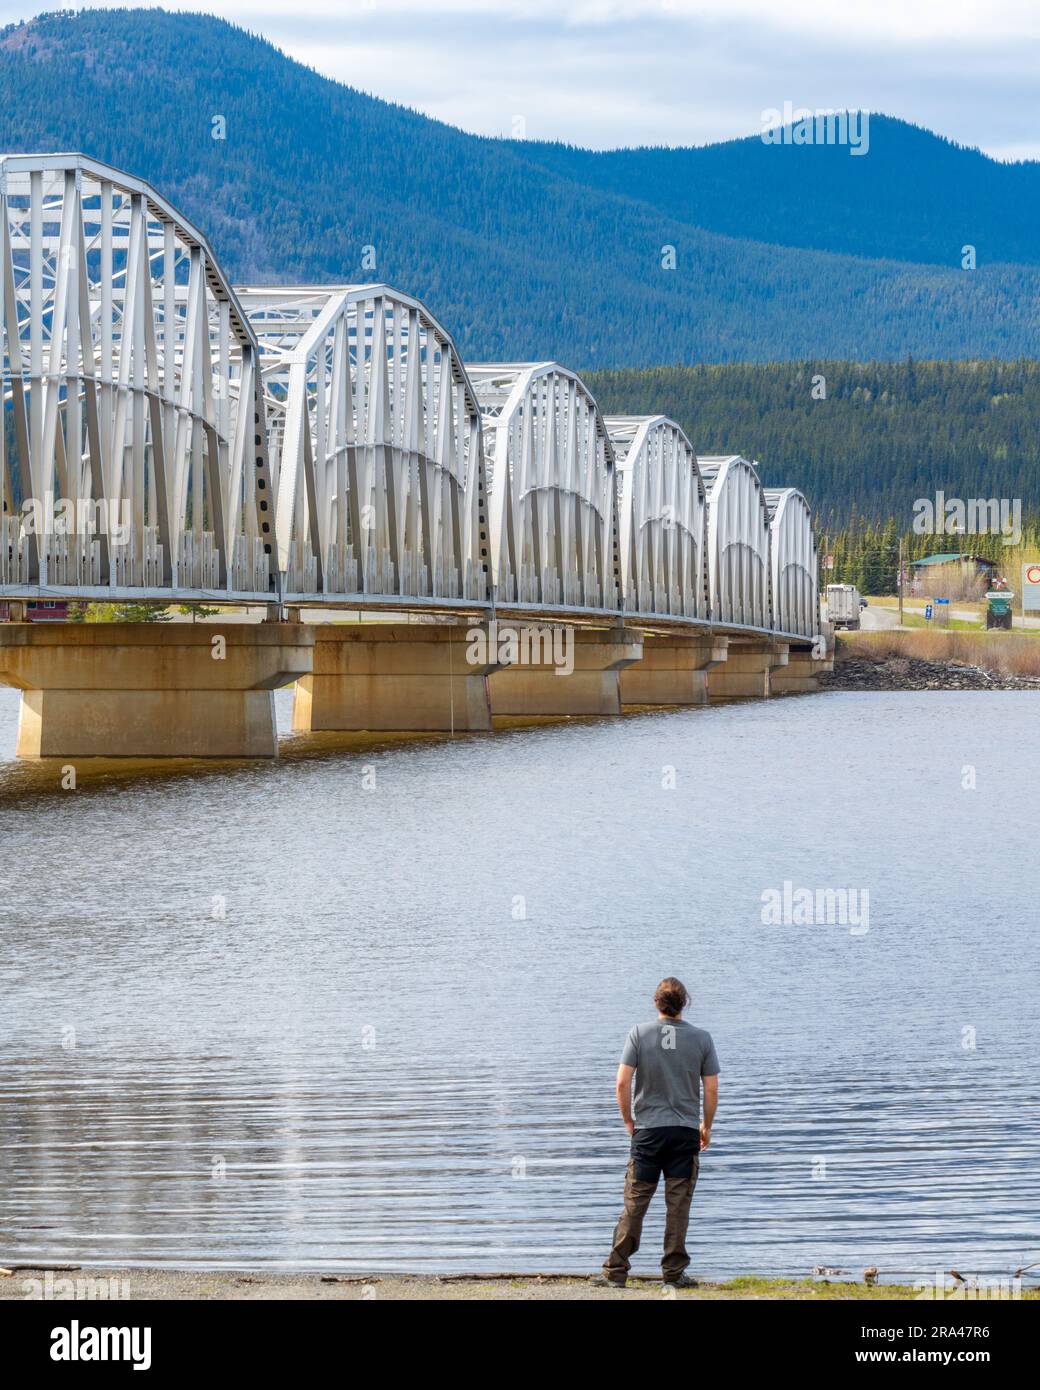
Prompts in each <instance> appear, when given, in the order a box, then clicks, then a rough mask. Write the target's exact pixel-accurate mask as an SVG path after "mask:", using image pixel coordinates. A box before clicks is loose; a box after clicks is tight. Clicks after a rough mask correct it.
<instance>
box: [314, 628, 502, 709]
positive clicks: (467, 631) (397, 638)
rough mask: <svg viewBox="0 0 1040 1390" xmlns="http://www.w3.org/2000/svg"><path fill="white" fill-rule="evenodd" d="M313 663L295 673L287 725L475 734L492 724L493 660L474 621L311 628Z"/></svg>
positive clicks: (495, 661)
mask: <svg viewBox="0 0 1040 1390" xmlns="http://www.w3.org/2000/svg"><path fill="white" fill-rule="evenodd" d="M310 630H311V631H312V632H313V633H314V668H313V671H312V672H311V673H310V674H309V675H305V676H303V677H301V679H300V681H299V683H298V684H297V686H296V696H295V700H294V703H293V729H294V730H296V731H297V732H300V733H315V732H319V731H321V730H331V729H370V730H377V731H381V732H383V731H385V732H391V731H395V732H407V731H412V732H426V731H429V732H433V731H445V732H447V731H450V730H454V731H455V732H479V731H486V730H488V729H490V728H491V702H490V699H489V696H488V686H487V676H488V673H489V672H490V671H493V670H495V669H497V666H498V661H497V659H493V658H494V657H495V654H494V652H492V651H490V650H489V646H488V643H487V641H486V637H485V640H484V641H481V640H480V637H479V636H478V634H480V633H484V632H486V628H481V626H480V625H479V624H475V625H473V626H472V627H470V628H466V627H463V626H461V625H457V624H434V623H431V624H423V623H357V624H350V625H328V626H319V627H313V628H311V629H310Z"/></svg>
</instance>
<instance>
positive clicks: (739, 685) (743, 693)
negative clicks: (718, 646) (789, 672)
mask: <svg viewBox="0 0 1040 1390" xmlns="http://www.w3.org/2000/svg"><path fill="white" fill-rule="evenodd" d="M787 659H788V644H787V643H786V642H773V641H770V640H769V639H761V640H759V639H754V638H743V637H731V638H730V641H729V650H728V652H727V653H726V660H725V662H723V663H722V664H721V665H719V666H713V667H712V668H711V669H710V670H709V671H708V698H709V699H710V700H761V699H764V698H765V697H766V696H768V695H769V694H770V692H771V689H772V680H773V676H774V673H775V672H777V671H778V670H779V669H780V668H781V667H784V666H786V665H787Z"/></svg>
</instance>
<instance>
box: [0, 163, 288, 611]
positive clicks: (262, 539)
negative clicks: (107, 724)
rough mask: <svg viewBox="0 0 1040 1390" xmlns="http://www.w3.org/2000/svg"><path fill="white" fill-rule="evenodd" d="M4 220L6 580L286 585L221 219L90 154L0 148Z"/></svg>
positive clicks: (244, 588) (2, 545)
mask: <svg viewBox="0 0 1040 1390" xmlns="http://www.w3.org/2000/svg"><path fill="white" fill-rule="evenodd" d="M0 235H2V237H3V245H2V247H0V262H2V264H0V321H2V324H3V402H4V422H3V424H4V428H3V430H2V431H0V474H2V479H3V514H2V520H0V527H2V535H0V593H3V592H5V591H6V592H21V591H23V590H24V589H25V588H26V586H29V587H33V588H36V589H37V590H38V591H41V592H46V593H48V594H50V593H52V591H57V590H68V589H72V590H76V591H79V592H80V593H82V594H83V595H84V596H87V597H90V596H92V595H93V596H96V597H115V596H118V595H119V594H123V593H127V594H130V593H134V592H139V591H148V592H154V591H156V590H160V591H162V592H164V593H166V594H168V595H170V596H173V595H174V594H189V593H195V594H212V595H220V596H224V595H227V594H229V593H230V592H232V591H234V592H235V593H236V595H256V596H259V597H262V598H263V599H265V600H267V599H268V598H270V596H271V593H270V590H271V587H272V583H273V579H272V576H273V573H274V571H273V567H272V566H271V563H270V559H271V544H270V542H271V539H272V535H273V531H272V528H271V526H270V520H269V515H268V509H269V505H270V504H269V502H268V500H267V499H268V498H269V497H270V495H271V486H270V477H269V474H268V471H267V463H266V433H267V432H266V428H265V423H264V418H263V405H262V401H261V399H260V395H259V391H258V389H257V379H256V373H255V368H256V357H257V350H256V341H255V339H254V337H253V335H252V333H251V331H250V329H249V326H248V324H247V323H246V322H245V319H244V318H243V315H242V313H241V310H240V309H239V306H238V303H237V301H236V299H235V296H234V294H233V292H232V291H231V289H230V287H229V286H228V284H227V282H226V281H225V279H224V277H223V275H222V274H221V271H220V269H219V268H218V266H217V264H216V262H215V260H214V258H213V255H212V253H211V251H210V248H209V246H208V244H207V242H206V240H205V238H204V237H203V236H202V235H201V234H200V233H199V232H198V231H196V230H195V229H194V228H193V227H192V226H191V225H190V224H189V223H188V222H186V221H185V220H184V219H183V218H182V217H180V215H179V214H178V213H176V212H175V211H174V209H173V208H171V207H170V205H169V204H168V203H166V202H165V201H164V200H163V199H162V198H161V197H160V196H159V194H157V193H156V192H155V190H154V189H153V188H151V187H150V186H149V185H148V184H146V183H143V182H142V181H141V180H139V179H135V178H131V177H129V176H128V175H126V174H123V173H120V172H119V171H118V170H115V169H111V168H109V167H108V166H107V165H104V164H99V163H98V162H97V161H96V160H91V159H87V158H85V157H84V156H83V155H78V154H59V155H11V154H8V155H0ZM233 379H234V380H233ZM232 383H233V384H232Z"/></svg>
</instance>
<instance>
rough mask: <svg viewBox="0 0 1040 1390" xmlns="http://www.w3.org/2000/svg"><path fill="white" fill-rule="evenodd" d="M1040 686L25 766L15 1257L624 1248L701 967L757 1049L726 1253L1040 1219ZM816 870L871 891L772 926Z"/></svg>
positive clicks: (10, 1121)
mask: <svg viewBox="0 0 1040 1390" xmlns="http://www.w3.org/2000/svg"><path fill="white" fill-rule="evenodd" d="M8 697H11V698H8ZM279 699H280V716H281V717H282V718H283V719H284V718H285V717H286V715H287V710H288V704H287V700H286V698H285V697H284V696H280V697H279ZM1032 700H1033V697H1032V696H1031V695H1030V694H1028V693H1026V694H1021V695H1019V694H1013V693H1009V694H999V695H998V694H994V695H990V694H981V695H972V694H949V695H944V694H933V693H929V694H925V695H921V696H915V695H891V696H889V695H827V696H819V697H813V698H812V699H802V700H796V699H789V700H778V701H773V702H770V703H763V704H756V705H744V706H729V707H719V708H712V709H708V710H693V711H689V712H686V713H674V714H668V715H653V716H642V717H639V718H636V719H626V720H624V721H621V722H620V723H619V722H611V721H605V722H596V721H593V722H589V723H583V724H579V725H556V726H545V727H540V728H536V729H529V730H524V731H517V732H509V733H504V734H498V735H496V736H494V737H491V738H466V739H456V740H454V741H451V740H444V739H430V738H422V739H417V740H412V741H408V742H406V743H400V744H399V743H395V742H391V741H388V740H386V739H385V738H381V739H369V740H364V739H362V740H354V741H353V742H351V740H349V739H347V740H344V739H343V738H341V737H340V736H332V738H331V740H330V741H322V740H319V741H317V742H316V743H310V742H306V743H301V742H300V741H297V742H296V743H290V744H288V745H287V747H286V750H285V751H286V756H284V757H283V758H282V759H280V760H279V761H277V762H274V763H257V764H236V765H229V766H223V767H215V766H213V765H211V764H202V765H196V766H178V767H177V768H176V769H174V770H172V771H171V770H169V769H168V768H166V767H165V766H163V767H152V768H146V769H142V768H140V767H137V766H134V767H131V766H128V765H126V764H122V763H120V764H109V765H106V766H104V767H103V768H97V769H96V770H94V771H96V774H97V775H93V773H90V774H88V775H85V776H81V777H80V780H79V787H78V789H77V791H76V792H62V791H60V790H56V789H55V787H54V784H53V781H51V782H48V780H47V779H48V777H50V776H51V775H52V772H53V769H50V768H47V767H43V768H41V767H40V766H36V767H33V766H32V765H18V766H13V765H12V764H10V763H7V764H3V765H0V834H2V836H3V844H4V849H5V855H4V868H3V870H2V873H3V875H4V876H5V877H6V879H7V883H6V886H5V888H4V893H3V898H2V900H0V927H2V951H0V989H2V997H3V1000H4V1024H3V1032H2V1035H0V1039H2V1049H0V1117H2V1120H0V1123H2V1126H3V1153H4V1163H5V1183H4V1187H3V1192H2V1196H0V1203H2V1207H0V1228H2V1229H3V1230H4V1232H5V1233H6V1234H5V1244H4V1259H5V1260H7V1261H8V1262H27V1261H29V1260H32V1259H48V1260H56V1261H62V1260H73V1261H83V1260H96V1259H102V1260H108V1261H110V1262H112V1263H121V1262H125V1261H139V1262H143V1263H151V1262H162V1261H168V1262H174V1263H178V1264H192V1263H205V1264H232V1265H233V1264H260V1263H286V1264H292V1265H302V1266H306V1267H312V1268H319V1267H329V1268H343V1269H347V1268H351V1269H359V1270H376V1269H390V1268H400V1269H414V1270H419V1269H474V1270H475V1269H484V1270H505V1269H518V1268H534V1267H538V1268H543V1269H547V1270H567V1269H583V1268H586V1267H589V1266H592V1265H594V1264H595V1263H597V1262H598V1260H599V1259H601V1258H602V1255H603V1253H604V1243H605V1241H606V1239H607V1237H608V1236H609V1231H610V1227H611V1224H612V1222H613V1220H614V1217H615V1215H616V1207H617V1203H618V1197H619V1191H620V1179H621V1173H622V1169H623V1164H624V1153H625V1136H624V1134H623V1132H622V1131H621V1128H620V1125H619V1123H618V1122H617V1120H616V1119H615V1116H614V1113H613V1102H612V1094H611V1092H612V1079H613V1071H614V1067H615V1065H616V1060H617V1054H618V1051H619V1049H620V1044H621V1040H622V1038H623V1036H624V1033H625V1031H626V1030H627V1028H628V1026H629V1025H630V1024H631V1022H632V1021H634V1019H636V1018H638V1017H642V1016H644V1015H645V1013H646V1005H645V999H646V996H647V993H648V991H649V989H650V988H652V985H653V984H654V983H655V982H656V980H657V979H658V978H659V977H660V976H661V975H662V974H664V973H670V972H672V971H674V972H675V973H678V974H680V975H681V976H683V977H684V978H685V979H686V980H687V983H688V984H690V986H691V988H692V990H693V993H694V997H695V1000H696V1008H695V1013H696V1016H697V1017H698V1018H700V1019H702V1020H703V1021H704V1022H705V1023H706V1024H707V1025H708V1026H710V1027H711V1028H712V1031H713V1032H714V1034H715V1036H716V1040H717V1042H718V1045H719V1050H720V1054H721V1057H722V1064H723V1078H722V1105H721V1109H720V1117H719V1121H718V1124H717V1128H716V1136H715V1140H714V1142H713V1146H712V1150H711V1152H710V1154H709V1155H708V1156H706V1158H705V1163H704V1170H703V1173H704V1176H703V1181H702V1184H701V1186H700V1188H699V1190H698V1195H697V1199H696V1204H695V1216H694V1220H693V1222H692V1225H691V1233H692V1241H693V1243H692V1246H691V1249H692V1251H693V1254H694V1267H695V1268H698V1269H701V1270H704V1271H707V1272H714V1273H732V1272H737V1271H741V1270H755V1271H758V1272H763V1273H768V1272H772V1271H797V1272H803V1271H806V1270H808V1269H810V1268H811V1267H812V1266H813V1265H815V1264H820V1263H826V1264H829V1265H840V1266H843V1267H848V1268H852V1269H854V1270H857V1271H861V1270H862V1269H863V1268H865V1267H866V1265H868V1264H872V1263H874V1264H877V1265H878V1266H879V1267H880V1268H881V1270H882V1273H883V1274H885V1273H887V1272H889V1271H895V1270H897V1269H906V1268H907V1267H912V1268H914V1269H920V1270H925V1271H927V1270H930V1269H934V1268H935V1267H936V1264H937V1263H938V1264H943V1265H945V1267H947V1268H949V1267H950V1265H951V1264H952V1265H954V1266H955V1267H957V1268H959V1269H964V1268H965V1266H967V1268H968V1269H972V1270H976V1269H978V1270H982V1269H991V1270H1001V1271H1005V1272H1006V1271H1007V1270H1009V1269H1012V1268H1015V1267H1016V1266H1017V1265H1018V1264H1020V1263H1022V1262H1023V1260H1024V1259H1028V1258H1029V1257H1032V1258H1036V1256H1037V1255H1038V1254H1040V1252H1038V1251H1037V1250H1036V1248H1035V1247H1036V1244H1037V1239H1038V1237H1037V1233H1036V1215H1037V1197H1038V1188H1040V1178H1038V1176H1037V1174H1038V1162H1037V1160H1038V1158H1040V1140H1038V1138H1037V1136H1038V1134H1040V1125H1038V1119H1040V1113H1038V1112H1040V1083H1038V1081H1037V1079H1036V1078H1037V1066H1036V1063H1037V1044H1036V1026H1035V1005H1034V995H1035V989H1034V985H1033V981H1035V979H1036V973H1037V963H1038V962H1037V957H1038V949H1037V946H1036V944H1035V935H1034V934H1033V933H1032V931H1031V929H1030V922H1029V906H1028V904H1029V903H1030V902H1031V900H1032V894H1033V891H1034V890H1035V887H1036V870H1035V855H1034V850H1033V845H1034V837H1033V835H1032V834H1031V832H1030V829H1029V826H1030V824H1031V820H1030V811H1031V805H1032V803H1033V801H1034V800H1035V788H1036V785H1037V773H1038V771H1040V765H1038V764H1040V755H1038V754H1037V752H1036V748H1035V743H1034V742H1033V741H1032V740H1031V737H1030V732H1031V727H1032V721H1033V720H1034V719H1035V714H1034V710H1035V704H1033V703H1031V701H1032ZM16 701H17V696H16V694H15V692H11V691H0V751H2V752H6V753H7V754H8V755H10V753H11V752H12V751H13V741H14V734H13V727H14V718H15V715H16V708H17V705H16ZM995 724H996V725H999V727H1000V730H1001V735H1000V738H999V739H997V738H995V737H994V735H993V732H992V730H993V728H994V725H995ZM967 763H971V764H973V765H974V766H975V767H976V769H977V781H978V786H977V789H976V790H975V791H972V792H966V791H964V790H962V787H961V769H962V766H963V765H964V764H967ZM667 768H674V769H675V777H674V781H675V786H674V789H667V788H666V786H665V785H663V784H664V783H666V782H668V781H669V780H670V779H669V778H667V777H663V775H662V774H663V771H664V770H665V769H667ZM785 880H790V881H791V882H793V883H795V884H803V885H807V886H847V887H857V888H867V889H869V892H870V930H869V932H868V933H867V934H866V935H865V936H862V937H856V936H854V935H852V934H851V933H849V931H848V930H847V929H842V928H841V927H837V926H817V927H796V926H793V925H789V926H779V927H765V926H763V924H762V922H761V919H760V909H761V895H762V892H763V890H764V889H766V888H769V887H777V888H779V887H780V886H781V885H782V884H783V882H784V881H785ZM971 1030H974V1032H973V1033H972V1031H971ZM972 1043H974V1045H973V1046H972V1045H971V1044H972ZM660 1219H661V1213H660V1212H657V1211H655V1213H654V1217H653V1221H652V1222H651V1223H650V1224H649V1227H648V1231H647V1237H646V1242H645V1246H644V1250H645V1252H646V1254H645V1267H646V1268H648V1269H649V1268H652V1267H653V1264H654V1251H655V1247H656V1246H657V1244H658V1241H659V1234H660V1228H659V1222H660Z"/></svg>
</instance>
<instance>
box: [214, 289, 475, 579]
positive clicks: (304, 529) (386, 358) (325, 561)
mask: <svg viewBox="0 0 1040 1390" xmlns="http://www.w3.org/2000/svg"><path fill="white" fill-rule="evenodd" d="M238 293H239V298H240V300H241V302H242V304H243V307H244V309H245V312H246V314H247V316H248V318H249V321H250V324H251V325H252V328H253V331H254V332H255V333H256V335H257V338H258V339H259V342H260V347H261V353H262V356H261V373H262V377H263V384H264V401H265V406H266V413H267V420H268V426H269V446H270V457H271V464H272V471H273V473H274V476H275V483H276V488H277V496H278V512H277V542H278V562H279V568H280V569H281V571H282V572H283V574H284V588H285V597H286V598H287V599H291V600H297V599H301V598H315V599H321V598H337V599H339V598H344V599H348V600H349V599H350V598H351V597H353V598H358V597H364V596H369V597H373V598H376V597H378V598H382V599H386V600H396V599H402V600H413V601H416V602H418V603H423V602H433V601H437V602H439V603H445V602H446V603H448V604H450V603H452V602H462V601H468V602H469V603H470V606H472V602H473V601H477V602H478V603H484V602H486V601H487V599H488V598H489V583H490V561H489V554H488V534H487V499H486V494H485V489H484V477H483V457H482V450H481V436H480V412H479V410H478V407H477V402H476V399H475V397H474V394H473V389H472V387H471V385H470V383H469V380H468V378H467V376H466V370H465V368H464V367H463V365H462V361H461V359H460V358H459V355H458V352H457V350H456V348H455V344H454V342H453V341H452V339H451V337H450V336H449V334H448V333H447V332H446V331H445V330H444V329H443V328H442V327H441V326H440V324H439V323H438V322H437V321H436V319H434V318H433V316H432V315H431V314H430V313H429V312H428V311H427V309H426V308H425V307H424V306H423V305H422V304H421V303H420V302H419V301H418V300H416V299H412V298H410V297H409V296H408V295H405V294H401V293H400V292H398V291H397V290H393V289H390V288H389V287H388V286H386V285H348V286H333V287H330V286H303V287H299V288H274V289H266V288H252V287H251V288H248V289H240V290H239V291H238Z"/></svg>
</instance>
